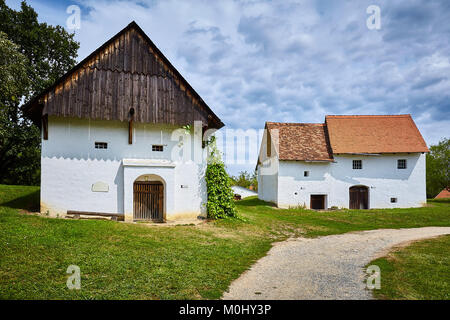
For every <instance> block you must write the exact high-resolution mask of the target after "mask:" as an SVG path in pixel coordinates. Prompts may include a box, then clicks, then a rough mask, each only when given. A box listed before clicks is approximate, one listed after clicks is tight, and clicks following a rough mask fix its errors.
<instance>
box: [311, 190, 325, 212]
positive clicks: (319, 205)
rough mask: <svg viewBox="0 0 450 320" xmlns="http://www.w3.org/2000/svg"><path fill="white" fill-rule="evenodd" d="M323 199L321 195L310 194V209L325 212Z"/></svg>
mask: <svg viewBox="0 0 450 320" xmlns="http://www.w3.org/2000/svg"><path fill="white" fill-rule="evenodd" d="M325 197H326V196H325V195H323V194H315V195H313V194H312V195H311V204H310V208H311V209H313V210H325Z"/></svg>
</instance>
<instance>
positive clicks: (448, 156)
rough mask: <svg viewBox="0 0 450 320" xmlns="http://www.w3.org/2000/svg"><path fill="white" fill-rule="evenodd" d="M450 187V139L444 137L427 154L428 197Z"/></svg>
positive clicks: (432, 196)
mask: <svg viewBox="0 0 450 320" xmlns="http://www.w3.org/2000/svg"><path fill="white" fill-rule="evenodd" d="M449 187H450V139H449V138H444V139H443V140H442V141H440V142H439V143H438V144H437V145H434V146H431V147H430V153H429V154H427V197H428V198H434V197H435V196H436V195H437V194H438V193H439V192H441V191H442V190H443V189H444V188H449Z"/></svg>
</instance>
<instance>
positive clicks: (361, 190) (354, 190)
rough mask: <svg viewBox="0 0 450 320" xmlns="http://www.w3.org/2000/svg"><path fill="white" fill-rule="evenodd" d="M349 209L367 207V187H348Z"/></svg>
mask: <svg viewBox="0 0 450 320" xmlns="http://www.w3.org/2000/svg"><path fill="white" fill-rule="evenodd" d="M349 208H350V209H369V188H368V187H366V186H354V187H351V188H350V205H349Z"/></svg>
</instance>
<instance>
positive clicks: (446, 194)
mask: <svg viewBox="0 0 450 320" xmlns="http://www.w3.org/2000/svg"><path fill="white" fill-rule="evenodd" d="M447 198H450V189H447V188H445V189H444V190H442V191H441V192H439V194H438V195H437V196H436V197H435V199H447Z"/></svg>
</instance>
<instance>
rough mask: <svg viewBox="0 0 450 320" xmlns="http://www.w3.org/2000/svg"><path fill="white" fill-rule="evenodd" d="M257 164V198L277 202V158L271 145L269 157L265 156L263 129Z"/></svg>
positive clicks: (265, 132) (265, 133)
mask: <svg viewBox="0 0 450 320" xmlns="http://www.w3.org/2000/svg"><path fill="white" fill-rule="evenodd" d="M259 160H260V161H261V163H259V164H258V166H257V179H258V199H260V200H263V201H267V202H273V203H277V201H278V171H279V163H280V162H279V160H278V157H277V154H276V151H275V148H273V145H272V153H271V157H268V156H267V130H264V134H263V138H262V142H261V148H260V150H259Z"/></svg>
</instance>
